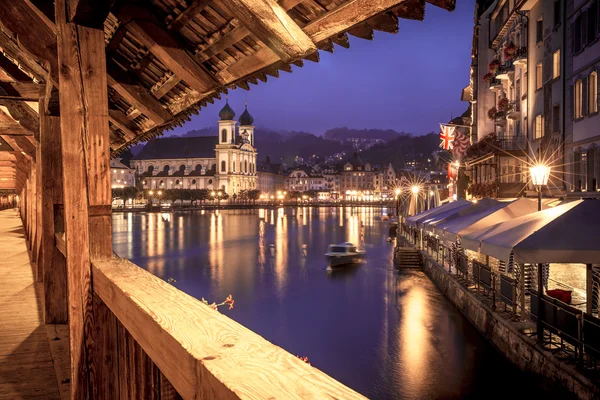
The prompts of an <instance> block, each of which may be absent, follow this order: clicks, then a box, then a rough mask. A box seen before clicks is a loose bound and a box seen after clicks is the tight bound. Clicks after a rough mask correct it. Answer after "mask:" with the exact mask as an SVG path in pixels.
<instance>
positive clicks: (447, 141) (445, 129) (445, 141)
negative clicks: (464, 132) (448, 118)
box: [440, 124, 455, 150]
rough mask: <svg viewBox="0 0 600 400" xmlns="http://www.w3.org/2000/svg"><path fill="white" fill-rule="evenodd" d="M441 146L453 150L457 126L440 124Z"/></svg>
mask: <svg viewBox="0 0 600 400" xmlns="http://www.w3.org/2000/svg"><path fill="white" fill-rule="evenodd" d="M440 129H441V132H440V140H441V143H440V147H441V148H442V149H444V150H452V142H453V141H454V130H455V128H454V127H453V126H450V125H444V124H440Z"/></svg>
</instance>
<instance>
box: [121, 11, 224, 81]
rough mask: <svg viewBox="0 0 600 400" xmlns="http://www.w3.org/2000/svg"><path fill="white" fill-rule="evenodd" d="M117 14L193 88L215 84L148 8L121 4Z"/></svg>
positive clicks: (138, 37) (158, 56)
mask: <svg viewBox="0 0 600 400" xmlns="http://www.w3.org/2000/svg"><path fill="white" fill-rule="evenodd" d="M117 18H119V20H120V21H121V22H122V23H124V24H126V26H127V30H128V31H129V32H131V33H132V34H133V35H134V36H135V37H136V39H138V40H139V41H140V43H141V44H142V45H143V46H145V47H147V48H148V49H149V50H150V51H151V52H152V54H154V56H155V57H156V58H157V59H159V60H160V62H162V63H163V64H164V65H165V67H167V68H168V69H169V70H170V71H172V72H173V73H174V74H175V75H177V76H179V77H181V79H183V80H184V81H186V82H187V84H188V85H189V86H190V87H192V88H193V89H194V90H196V91H198V92H200V93H209V92H211V91H212V90H214V89H215V88H216V87H217V82H215V81H214V79H213V78H212V76H211V75H210V74H209V73H208V72H206V71H205V70H204V69H203V68H202V67H201V66H200V65H199V64H198V63H196V61H195V60H194V58H193V57H192V56H191V55H190V54H189V53H188V52H187V51H186V50H184V48H183V46H182V45H181V44H180V43H177V41H176V40H175V39H174V38H173V36H172V35H171V34H169V32H167V31H165V30H163V29H161V28H160V23H159V22H158V20H156V18H154V16H153V15H151V14H150V13H149V11H148V10H147V9H145V8H140V7H133V6H124V7H122V8H121V9H120V10H119V12H117Z"/></svg>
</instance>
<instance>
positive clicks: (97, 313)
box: [92, 295, 144, 399]
mask: <svg viewBox="0 0 600 400" xmlns="http://www.w3.org/2000/svg"><path fill="white" fill-rule="evenodd" d="M94 319H95V325H94V329H95V337H96V340H97V343H98V352H97V353H95V354H94V356H95V357H98V359H99V360H101V361H100V362H98V364H97V369H96V371H95V372H96V374H97V375H98V376H99V377H102V379H101V380H100V381H99V384H98V385H94V386H93V387H92V398H93V399H118V398H119V380H118V375H119V372H118V368H117V362H118V358H119V354H118V350H117V319H116V318H115V316H114V314H113V313H112V312H111V311H110V310H109V309H108V307H107V306H106V304H104V302H103V301H102V299H100V297H99V296H97V295H94ZM121 398H123V399H125V398H131V399H135V398H138V399H144V397H121Z"/></svg>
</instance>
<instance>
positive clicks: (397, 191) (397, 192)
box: [396, 188, 401, 196]
mask: <svg viewBox="0 0 600 400" xmlns="http://www.w3.org/2000/svg"><path fill="white" fill-rule="evenodd" d="M400 192H401V190H400V188H398V189H396V196H399V195H400Z"/></svg>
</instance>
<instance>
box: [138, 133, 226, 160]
mask: <svg viewBox="0 0 600 400" xmlns="http://www.w3.org/2000/svg"><path fill="white" fill-rule="evenodd" d="M218 141H219V138H218V137H217V136H199V137H183V138H181V137H176V138H160V139H153V140H150V141H148V143H147V144H146V145H145V146H144V148H143V149H142V151H140V152H139V154H138V155H137V156H135V157H134V158H133V159H134V160H157V159H162V160H164V159H180V158H215V146H216V145H217V143H218Z"/></svg>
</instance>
